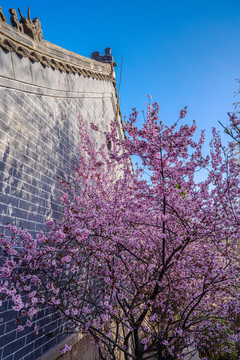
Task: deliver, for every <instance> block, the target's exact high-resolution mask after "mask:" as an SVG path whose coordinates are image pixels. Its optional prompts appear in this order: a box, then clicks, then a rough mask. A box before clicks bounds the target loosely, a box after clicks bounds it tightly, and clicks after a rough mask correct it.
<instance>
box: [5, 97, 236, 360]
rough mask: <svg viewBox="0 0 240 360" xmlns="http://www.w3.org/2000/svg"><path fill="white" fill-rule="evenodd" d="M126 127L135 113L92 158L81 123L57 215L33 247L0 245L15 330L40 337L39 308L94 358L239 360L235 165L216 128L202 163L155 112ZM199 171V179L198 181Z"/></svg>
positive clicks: (178, 129) (188, 130) (8, 241)
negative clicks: (80, 336) (222, 359)
mask: <svg viewBox="0 0 240 360" xmlns="http://www.w3.org/2000/svg"><path fill="white" fill-rule="evenodd" d="M186 112H187V110H186V108H184V109H183V110H182V111H181V112H180V117H179V119H180V121H183V120H182V119H183V118H184V117H185V115H186ZM136 119H137V112H136V111H134V112H133V114H132V115H131V116H130V118H129V121H127V122H126V123H125V124H124V129H125V131H126V132H127V134H128V137H125V138H124V139H119V137H118V136H117V133H118V126H119V124H118V123H117V122H116V121H115V122H113V123H112V126H111V131H110V133H108V134H104V135H105V137H106V143H109V141H111V142H112V149H111V151H109V152H106V151H105V150H104V148H105V147H104V146H103V147H102V148H100V150H98V151H96V150H95V146H94V142H93V140H91V131H99V129H98V127H97V126H96V125H94V124H92V125H91V128H92V129H91V130H89V131H88V130H87V128H86V126H85V125H84V123H83V121H81V126H80V129H81V131H80V137H81V146H80V148H79V152H80V156H79V163H78V165H77V166H76V169H75V170H76V179H75V180H76V182H75V184H69V183H62V186H63V189H64V195H63V197H62V201H63V202H64V206H65V211H64V216H63V217H62V218H61V219H60V220H57V221H55V220H51V221H48V222H47V225H48V226H49V232H48V233H40V234H38V235H37V238H36V239H33V238H32V236H31V235H30V234H29V233H28V232H27V231H26V230H24V229H18V228H15V227H13V226H11V225H9V226H8V228H9V229H10V230H11V233H12V237H11V238H7V237H5V236H2V237H1V245H2V248H3V250H4V252H5V255H6V260H5V262H4V264H3V265H2V267H1V268H0V274H1V279H2V280H1V284H0V293H1V296H2V298H3V299H4V298H11V299H12V302H13V309H14V310H16V311H17V312H18V313H19V314H20V315H26V318H27V321H28V323H22V324H20V325H19V331H21V330H23V329H24V327H25V326H32V327H33V331H34V326H35V331H38V330H39V329H38V327H37V326H38V325H37V324H36V323H35V322H34V314H35V313H36V311H37V309H38V308H39V307H41V306H46V305H47V306H51V307H54V308H55V309H57V310H58V311H59V312H60V313H61V314H63V315H64V316H65V317H66V318H67V319H68V320H69V321H70V322H71V324H72V327H73V328H74V329H75V331H82V332H83V333H86V334H88V335H90V337H91V338H92V339H93V341H94V343H95V345H96V346H97V347H98V348H99V354H100V358H101V359H120V358H121V359H122V358H124V359H125V360H127V359H138V360H142V359H150V358H151V359H154V358H155V359H166V360H167V359H183V358H184V356H186V354H187V353H188V354H189V356H190V355H191V354H194V353H195V351H196V349H198V351H199V353H200V355H201V358H202V359H207V358H208V354H209V351H210V349H211V351H212V352H213V353H214V354H215V355H216V356H218V355H221V354H223V353H224V354H230V356H232V358H234V356H236V358H238V357H237V355H236V349H235V345H236V344H237V342H238V340H239V335H238V332H237V326H238V325H239V324H237V323H236V319H237V314H238V313H239V311H240V303H239V299H240V294H239V283H238V274H239V238H240V227H239V222H240V209H239V195H240V188H239V179H240V178H239V172H240V166H239V164H238V162H236V161H235V158H234V154H233V153H231V152H228V153H227V154H224V153H223V151H222V147H221V139H220V136H219V134H218V133H217V131H216V130H215V129H213V138H212V141H211V144H210V154H209V156H207V157H205V158H204V157H203V155H202V146H203V144H204V132H202V134H201V136H200V139H199V140H198V141H197V142H196V141H194V139H193V135H194V132H195V130H196V124H195V123H193V124H192V125H191V126H188V125H181V122H180V123H178V121H177V122H176V123H175V124H174V125H173V126H167V125H164V124H163V123H162V122H161V121H160V120H159V119H158V105H157V104H156V103H155V104H153V105H152V106H150V105H149V106H148V113H147V117H146V121H145V123H144V125H143V127H142V128H141V129H138V128H137V126H136ZM132 155H135V156H138V157H139V163H140V165H137V166H136V169H135V170H133V169H132V167H131V163H130V160H129V159H130V157H131V156H132ZM201 169H205V170H206V171H207V176H206V178H205V179H204V180H202V181H200V182H196V181H195V174H196V172H198V171H200V170H201ZM22 249H23V250H22ZM216 344H217V345H216ZM69 349H70V347H69V346H68V345H66V346H65V348H64V349H63V351H62V352H65V351H67V350H69Z"/></svg>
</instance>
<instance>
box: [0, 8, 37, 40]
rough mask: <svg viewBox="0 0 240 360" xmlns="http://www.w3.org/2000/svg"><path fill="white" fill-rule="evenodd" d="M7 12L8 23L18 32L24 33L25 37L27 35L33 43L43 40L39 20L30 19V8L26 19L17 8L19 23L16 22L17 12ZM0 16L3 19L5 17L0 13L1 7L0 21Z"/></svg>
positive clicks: (13, 10)
mask: <svg viewBox="0 0 240 360" xmlns="http://www.w3.org/2000/svg"><path fill="white" fill-rule="evenodd" d="M9 12H10V14H11V16H10V21H11V24H12V27H14V28H16V29H17V30H18V31H20V32H24V33H25V34H26V35H28V36H29V37H30V38H31V39H33V40H34V41H39V42H40V41H42V40H43V34H42V27H41V23H40V20H39V18H37V17H36V18H34V19H31V17H30V6H29V7H28V19H27V18H26V17H25V16H23V14H22V13H21V10H20V9H19V8H18V12H19V15H20V21H19V20H18V16H17V12H16V10H15V9H13V8H11V9H9ZM2 16H3V17H4V18H5V16H4V15H3V14H2V13H1V7H0V20H1V19H2V21H7V19H6V18H5V19H6V20H3V18H2Z"/></svg>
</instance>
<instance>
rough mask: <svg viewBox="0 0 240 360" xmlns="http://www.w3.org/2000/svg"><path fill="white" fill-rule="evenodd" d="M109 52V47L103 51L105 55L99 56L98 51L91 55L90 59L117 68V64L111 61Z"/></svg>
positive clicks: (111, 57)
mask: <svg viewBox="0 0 240 360" xmlns="http://www.w3.org/2000/svg"><path fill="white" fill-rule="evenodd" d="M111 51H112V49H111V48H109V47H107V48H106V49H105V55H101V54H100V52H99V51H94V52H93V53H92V55H91V59H93V60H96V61H100V62H102V63H107V64H113V66H114V67H115V66H117V63H115V62H114V61H113V56H112V54H111Z"/></svg>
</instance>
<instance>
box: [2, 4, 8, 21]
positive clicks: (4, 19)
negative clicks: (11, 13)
mask: <svg viewBox="0 0 240 360" xmlns="http://www.w3.org/2000/svg"><path fill="white" fill-rule="evenodd" d="M0 21H2V22H7V18H6V16H4V14H3V11H2V8H1V6H0Z"/></svg>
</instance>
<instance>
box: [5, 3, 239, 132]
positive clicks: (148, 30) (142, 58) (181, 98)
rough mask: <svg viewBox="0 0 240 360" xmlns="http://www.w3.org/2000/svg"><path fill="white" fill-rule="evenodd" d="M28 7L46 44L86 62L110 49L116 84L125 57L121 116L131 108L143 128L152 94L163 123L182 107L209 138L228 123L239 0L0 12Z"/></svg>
mask: <svg viewBox="0 0 240 360" xmlns="http://www.w3.org/2000/svg"><path fill="white" fill-rule="evenodd" d="M28 5H31V16H32V18H33V17H39V18H40V21H41V23H42V28H43V35H44V38H45V39H46V40H48V41H50V42H53V43H55V44H57V45H59V46H62V47H64V48H66V49H69V50H71V51H74V52H77V53H79V54H81V55H83V56H87V57H90V56H91V53H92V52H93V51H100V52H101V53H104V49H105V48H106V47H111V48H112V54H113V56H114V59H115V61H116V62H118V63H119V66H118V67H117V68H116V74H117V82H118V81H119V72H120V62H121V56H122V54H123V74H122V86H121V99H120V106H121V110H122V114H123V115H126V116H128V114H129V113H130V112H131V109H132V108H133V107H136V108H137V110H138V111H139V113H140V114H139V123H141V121H142V110H143V109H146V103H147V95H148V94H151V95H152V96H153V100H154V101H158V103H159V104H160V117H161V120H163V121H164V122H166V123H167V124H171V123H173V122H174V121H175V120H176V118H177V117H178V113H179V110H180V109H181V108H183V107H184V106H188V116H187V121H188V122H189V123H190V122H191V121H192V120H193V119H195V120H196V121H197V125H198V127H199V129H200V128H206V130H207V134H208V138H209V136H210V133H211V127H212V126H216V127H219V125H218V120H220V121H222V122H223V123H226V122H227V118H228V116H227V112H228V111H231V110H232V109H233V108H232V103H233V102H234V101H236V100H237V98H236V97H234V91H237V89H238V83H237V82H236V79H237V78H240V44H239V42H240V2H239V0H238V1H234V0H229V1H225V0H218V1H215V0H208V1H205V0H201V1H196V0H195V1H184V0H182V1H176V0H174V1H166V0H165V1H162V0H158V1H157V0H154V1H148V2H147V1H141V0H140V1H139V0H138V1H136V0H129V1H126V0H122V1H121V2H116V1H109V0H105V1H95V0H92V1H89V2H85V1H71V0H69V1H68V2H67V1H61V0H59V1H46V0H41V1H32V2H30V0H29V1H28V2H27V3H26V1H25V0H24V1H23V0H10V1H7V4H6V2H2V9H3V11H4V13H5V15H6V16H7V18H8V19H9V13H8V9H9V8H10V7H13V8H15V9H17V7H20V9H21V11H22V12H23V14H26V13H27V7H28Z"/></svg>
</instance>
